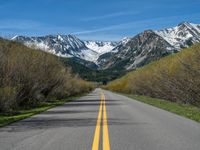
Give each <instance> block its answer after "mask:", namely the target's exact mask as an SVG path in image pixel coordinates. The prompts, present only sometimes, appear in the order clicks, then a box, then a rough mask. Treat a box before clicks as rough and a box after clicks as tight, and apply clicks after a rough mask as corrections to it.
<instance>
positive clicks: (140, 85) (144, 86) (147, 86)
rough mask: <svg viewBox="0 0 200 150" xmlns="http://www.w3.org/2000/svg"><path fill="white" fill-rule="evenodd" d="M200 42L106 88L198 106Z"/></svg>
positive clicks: (199, 91)
mask: <svg viewBox="0 0 200 150" xmlns="http://www.w3.org/2000/svg"><path fill="white" fill-rule="evenodd" d="M199 87H200V44H196V45H194V46H192V47H190V48H187V49H184V50H182V51H181V52H179V53H177V54H173V55H170V56H168V57H165V58H162V59H160V60H159V61H155V62H153V63H151V64H149V65H146V66H144V67H142V68H139V69H137V70H136V71H132V72H130V73H129V74H127V75H126V76H125V77H122V78H121V79H118V80H116V81H113V82H111V83H109V84H108V86H107V88H108V89H111V90H114V91H120V92H127V93H133V94H138V95H147V96H151V97H157V98H163V99H167V100H171V101H175V102H182V103H190V104H193V105H197V106H200V88H199Z"/></svg>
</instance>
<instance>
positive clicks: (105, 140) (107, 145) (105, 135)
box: [102, 93, 110, 150]
mask: <svg viewBox="0 0 200 150" xmlns="http://www.w3.org/2000/svg"><path fill="white" fill-rule="evenodd" d="M102 98H103V104H104V105H103V118H104V119H103V150H110V141H109V134H108V122H107V114H106V101H105V96H104V94H103V93H102Z"/></svg>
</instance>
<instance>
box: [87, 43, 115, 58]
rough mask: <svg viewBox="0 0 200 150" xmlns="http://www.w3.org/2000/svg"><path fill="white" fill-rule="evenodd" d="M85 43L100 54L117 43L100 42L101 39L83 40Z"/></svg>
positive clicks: (108, 50) (109, 49)
mask: <svg viewBox="0 0 200 150" xmlns="http://www.w3.org/2000/svg"><path fill="white" fill-rule="evenodd" d="M84 43H85V45H86V46H87V47H88V48H89V49H92V50H94V51H95V52H97V53H99V54H100V55H102V54H104V53H107V52H110V51H111V50H112V49H113V48H115V47H116V46H117V45H118V42H108V41H107V42H102V41H84Z"/></svg>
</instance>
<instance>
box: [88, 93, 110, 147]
mask: <svg viewBox="0 0 200 150" xmlns="http://www.w3.org/2000/svg"><path fill="white" fill-rule="evenodd" d="M102 120H103V140H102V142H103V150H110V142H109V134H108V122H107V114H106V102H105V96H104V94H103V93H101V101H100V108H99V114H98V118H97V124H96V129H95V134H94V140H93V145H92V150H98V149H99V141H100V129H101V121H102Z"/></svg>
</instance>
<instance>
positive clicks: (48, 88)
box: [0, 39, 92, 112]
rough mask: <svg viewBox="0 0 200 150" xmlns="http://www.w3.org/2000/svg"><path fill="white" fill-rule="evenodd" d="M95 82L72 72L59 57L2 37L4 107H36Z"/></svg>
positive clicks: (0, 108)
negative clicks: (83, 78)
mask: <svg viewBox="0 0 200 150" xmlns="http://www.w3.org/2000/svg"><path fill="white" fill-rule="evenodd" d="M91 89H92V85H91V84H90V83H87V82H86V81H83V80H82V79H80V78H79V77H78V76H75V75H73V74H72V73H71V71H70V68H66V67H65V66H64V65H63V64H62V63H61V61H59V58H58V57H56V56H54V55H51V54H49V53H46V52H43V51H41V50H33V49H31V48H27V47H26V46H24V45H22V44H19V43H17V42H11V41H7V40H3V39H0V111H1V112H2V111H3V112H5V111H12V110H14V109H17V108H19V107H24V106H25V107H33V106H36V105H38V104H40V103H41V102H44V101H47V100H49V99H51V98H52V97H53V98H65V97H68V96H71V95H76V94H80V93H84V92H87V91H89V90H91Z"/></svg>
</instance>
